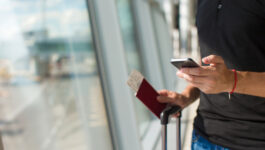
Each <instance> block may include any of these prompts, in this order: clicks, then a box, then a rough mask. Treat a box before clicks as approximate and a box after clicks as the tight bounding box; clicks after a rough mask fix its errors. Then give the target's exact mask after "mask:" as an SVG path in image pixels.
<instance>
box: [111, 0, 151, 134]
mask: <svg viewBox="0 0 265 150" xmlns="http://www.w3.org/2000/svg"><path fill="white" fill-rule="evenodd" d="M116 2H117V6H118V14H119V20H120V26H121V31H122V37H123V43H124V47H125V53H126V56H127V63H128V67H129V70H130V71H131V70H133V69H136V70H139V71H140V72H143V68H142V66H141V58H140V53H139V49H138V47H137V42H136V39H135V38H136V35H135V33H136V32H135V30H134V29H135V26H134V22H133V16H132V11H131V8H130V2H129V0H116ZM134 103H135V111H136V116H137V122H138V125H139V129H140V135H141V137H143V136H144V134H145V132H146V130H147V128H148V125H149V123H150V121H151V119H152V116H151V114H150V112H149V110H148V109H147V108H146V107H145V106H144V105H143V104H142V103H141V102H140V101H139V100H138V99H136V98H134Z"/></svg>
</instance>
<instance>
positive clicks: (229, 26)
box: [157, 0, 265, 150]
mask: <svg viewBox="0 0 265 150" xmlns="http://www.w3.org/2000/svg"><path fill="white" fill-rule="evenodd" d="M196 25H197V28H198V35H199V44H200V51H201V57H202V65H201V66H200V67H197V68H182V69H181V70H179V71H178V72H177V76H178V77H180V78H183V79H185V80H186V81H187V82H188V83H189V85H188V86H187V87H186V89H185V90H184V91H183V92H182V93H176V92H174V91H168V90H161V91H159V94H160V96H158V98H157V100H158V101H159V102H161V103H170V104H174V105H179V106H181V107H182V108H185V107H187V106H188V105H189V104H191V103H192V102H193V101H195V100H196V99H198V98H199V97H200V104H199V107H198V109H197V116H196V117H195V119H194V130H193V138H192V146H191V149H194V150H200V149H203V150H204V149H209V150H214V149H233V150H234V149H235V150H245V149H246V150H264V149H265V87H264V86H265V1H264V0H199V1H198V9H197V15H196Z"/></svg>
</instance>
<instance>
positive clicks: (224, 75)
mask: <svg viewBox="0 0 265 150" xmlns="http://www.w3.org/2000/svg"><path fill="white" fill-rule="evenodd" d="M202 61H203V62H204V63H205V64H209V65H210V66H201V67H197V68H184V69H182V70H181V71H179V72H178V73H177V75H178V76H179V77H181V78H184V79H185V80H186V81H188V82H189V83H190V84H191V85H193V86H194V87H197V88H199V89H200V90H201V91H202V92H204V93H207V94H216V93H221V92H231V91H232V89H233V87H234V83H235V76H234V72H233V71H232V70H229V69H228V68H227V67H226V65H225V63H224V60H223V59H222V57H220V56H216V55H210V56H207V57H205V58H204V59H203V60H202ZM237 77H238V80H237V84H236V88H235V91H234V92H236V93H240V94H248V95H253V96H260V97H265V88H264V85H265V72H262V73H257V72H243V71H237Z"/></svg>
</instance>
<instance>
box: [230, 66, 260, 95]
mask: <svg viewBox="0 0 265 150" xmlns="http://www.w3.org/2000/svg"><path fill="white" fill-rule="evenodd" d="M237 76H238V81H237V85H236V88H235V92H236V93H241V94H248V95H254V96H260V97H265V72H261V73H260V72H243V71H237Z"/></svg>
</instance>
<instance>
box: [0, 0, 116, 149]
mask: <svg viewBox="0 0 265 150" xmlns="http://www.w3.org/2000/svg"><path fill="white" fill-rule="evenodd" d="M0 19H1V21H0V22H1V23H0V33H1V34H0V106H1V108H0V129H1V136H2V140H3V144H4V148H5V150H17V149H19V150H58V149H63V150H73V149H74V150H88V149H97V150H111V149H112V147H113V146H112V140H111V136H110V131H109V125H108V121H107V116H106V111H105V105H104V98H103V94H102V90H101V84H100V78H99V73H98V67H97V65H98V64H97V62H96V60H95V49H94V47H93V41H92V33H91V32H92V31H91V29H90V23H89V17H88V11H87V4H86V1H85V0H75V1H71V0H27V1H21V0H1V1H0ZM99 139H100V140H99ZM102 143H104V144H102Z"/></svg>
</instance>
